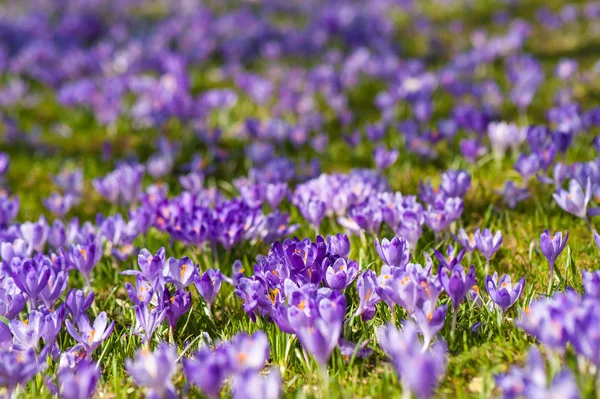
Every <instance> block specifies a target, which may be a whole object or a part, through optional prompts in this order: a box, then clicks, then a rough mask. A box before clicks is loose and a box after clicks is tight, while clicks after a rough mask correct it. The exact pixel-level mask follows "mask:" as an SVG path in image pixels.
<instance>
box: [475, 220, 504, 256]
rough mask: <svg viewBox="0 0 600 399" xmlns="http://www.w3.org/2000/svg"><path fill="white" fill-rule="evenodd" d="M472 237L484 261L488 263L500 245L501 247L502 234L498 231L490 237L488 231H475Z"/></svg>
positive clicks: (490, 233)
mask: <svg viewBox="0 0 600 399" xmlns="http://www.w3.org/2000/svg"><path fill="white" fill-rule="evenodd" d="M473 236H474V237H475V242H476V243H477V249H478V250H479V251H480V252H481V253H482V254H483V256H484V257H485V259H486V261H488V262H489V261H490V259H492V256H494V254H495V253H496V251H498V249H499V248H500V245H502V232H501V231H500V230H498V231H497V232H496V234H494V235H492V232H491V231H490V229H487V228H486V229H483V230H479V229H477V230H475V233H474V234H473Z"/></svg>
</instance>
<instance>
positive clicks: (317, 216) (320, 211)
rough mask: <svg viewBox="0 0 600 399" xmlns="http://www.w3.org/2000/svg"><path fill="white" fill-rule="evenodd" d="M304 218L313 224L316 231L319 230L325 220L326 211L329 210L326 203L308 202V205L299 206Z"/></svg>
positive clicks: (318, 201) (319, 201)
mask: <svg viewBox="0 0 600 399" xmlns="http://www.w3.org/2000/svg"><path fill="white" fill-rule="evenodd" d="M299 209H300V212H301V213H302V216H304V218H305V219H306V220H307V221H308V222H309V223H310V224H312V225H313V226H314V227H315V229H317V230H318V229H319V226H320V225H321V222H322V221H323V218H324V217H325V211H326V210H327V208H326V206H325V203H324V202H323V201H321V200H318V199H317V200H312V199H311V200H308V201H307V202H306V203H304V204H301V205H300V206H299Z"/></svg>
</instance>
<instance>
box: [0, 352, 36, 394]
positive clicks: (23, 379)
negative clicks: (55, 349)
mask: <svg viewBox="0 0 600 399" xmlns="http://www.w3.org/2000/svg"><path fill="white" fill-rule="evenodd" d="M44 366H45V363H44V362H41V361H38V359H37V356H36V354H35V351H34V350H33V349H29V350H26V351H16V350H2V351H0V386H2V387H6V389H7V392H6V397H7V398H12V395H13V391H14V390H15V388H17V386H18V385H25V384H27V383H28V382H29V380H31V379H32V378H33V376H35V375H36V374H37V373H38V372H40V371H41V370H43V369H44Z"/></svg>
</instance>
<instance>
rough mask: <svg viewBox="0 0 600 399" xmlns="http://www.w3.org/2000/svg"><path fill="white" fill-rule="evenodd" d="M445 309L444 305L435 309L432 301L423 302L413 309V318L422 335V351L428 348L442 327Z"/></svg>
mask: <svg viewBox="0 0 600 399" xmlns="http://www.w3.org/2000/svg"><path fill="white" fill-rule="evenodd" d="M447 309H448V307H447V306H446V305H442V306H439V307H437V308H436V307H435V303H434V302H432V301H425V302H423V304H422V305H421V306H417V308H416V309H415V312H414V314H413V317H414V319H415V321H416V323H417V326H418V327H419V331H420V332H421V335H423V350H426V349H428V348H429V345H430V344H431V342H432V341H433V338H435V336H436V334H437V333H438V331H440V330H441V329H442V327H444V322H445V320H446V311H447Z"/></svg>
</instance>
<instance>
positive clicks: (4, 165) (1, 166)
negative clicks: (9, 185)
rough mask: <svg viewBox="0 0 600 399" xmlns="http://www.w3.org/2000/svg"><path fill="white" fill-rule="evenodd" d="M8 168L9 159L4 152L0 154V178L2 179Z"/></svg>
mask: <svg viewBox="0 0 600 399" xmlns="http://www.w3.org/2000/svg"><path fill="white" fill-rule="evenodd" d="M9 167H10V157H9V156H8V155H7V154H6V153H4V152H0V177H4V175H5V174H6V172H8V168H9Z"/></svg>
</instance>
